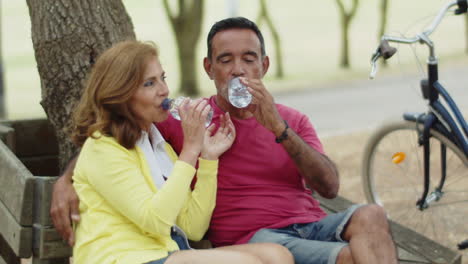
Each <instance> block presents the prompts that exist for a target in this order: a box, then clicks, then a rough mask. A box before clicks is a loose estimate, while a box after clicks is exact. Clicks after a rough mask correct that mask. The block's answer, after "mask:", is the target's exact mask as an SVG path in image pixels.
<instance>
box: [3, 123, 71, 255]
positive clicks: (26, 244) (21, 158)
mask: <svg viewBox="0 0 468 264" xmlns="http://www.w3.org/2000/svg"><path fill="white" fill-rule="evenodd" d="M0 139H1V140H0V263H8V264H16V263H20V258H31V257H32V263H34V264H46V263H68V262H69V261H68V259H69V256H70V255H71V249H70V247H68V246H67V244H66V243H64V242H63V241H62V239H61V238H60V236H59V235H58V233H57V232H56V231H55V229H54V228H53V227H52V222H51V219H50V217H49V209H50V200H51V190H52V185H53V183H54V182H55V180H56V179H57V175H58V174H59V172H58V165H57V164H58V162H57V153H58V150H57V149H58V148H57V143H56V139H55V136H54V131H53V129H52V127H51V126H50V125H48V123H47V122H46V121H45V120H24V121H13V122H2V123H0Z"/></svg>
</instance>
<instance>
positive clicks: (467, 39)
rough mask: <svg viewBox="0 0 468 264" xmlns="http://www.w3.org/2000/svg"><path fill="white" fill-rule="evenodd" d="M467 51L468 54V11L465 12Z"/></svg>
mask: <svg viewBox="0 0 468 264" xmlns="http://www.w3.org/2000/svg"><path fill="white" fill-rule="evenodd" d="M465 53H466V54H468V13H466V14H465Z"/></svg>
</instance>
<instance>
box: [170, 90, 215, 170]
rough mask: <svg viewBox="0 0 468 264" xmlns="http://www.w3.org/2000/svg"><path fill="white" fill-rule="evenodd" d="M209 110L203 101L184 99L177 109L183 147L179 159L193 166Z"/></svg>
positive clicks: (209, 107)
mask: <svg viewBox="0 0 468 264" xmlns="http://www.w3.org/2000/svg"><path fill="white" fill-rule="evenodd" d="M210 110H211V106H209V105H208V102H207V101H206V100H203V99H197V100H190V99H185V100H184V101H183V102H182V104H181V105H180V106H179V109H178V111H179V115H180V121H181V122H182V130H183V132H184V145H183V147H182V151H181V153H180V155H179V159H180V160H183V161H185V162H187V163H189V164H191V165H193V166H195V163H196V161H197V159H198V155H199V154H200V152H201V150H202V147H203V141H204V137H205V133H206V131H207V129H206V128H205V122H206V117H207V116H208V113H209V111H210Z"/></svg>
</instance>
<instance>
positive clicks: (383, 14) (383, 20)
mask: <svg viewBox="0 0 468 264" xmlns="http://www.w3.org/2000/svg"><path fill="white" fill-rule="evenodd" d="M387 15H388V0H381V2H380V28H379V32H378V36H377V39H378V41H379V42H380V38H382V36H383V35H384V34H385V30H386V28H387ZM381 61H382V65H383V66H384V67H386V66H387V61H386V60H381Z"/></svg>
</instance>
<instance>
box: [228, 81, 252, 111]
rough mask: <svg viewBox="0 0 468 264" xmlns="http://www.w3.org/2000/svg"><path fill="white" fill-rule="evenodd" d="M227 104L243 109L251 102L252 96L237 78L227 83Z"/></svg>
mask: <svg viewBox="0 0 468 264" xmlns="http://www.w3.org/2000/svg"><path fill="white" fill-rule="evenodd" d="M228 90H229V91H228V95H229V102H231V104H232V105H233V106H235V107H237V108H244V107H246V106H248V105H249V104H250V102H252V94H251V93H249V91H248V90H247V87H246V86H245V85H243V84H242V83H241V82H240V79H239V77H236V78H234V79H232V80H230V81H229V84H228Z"/></svg>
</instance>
